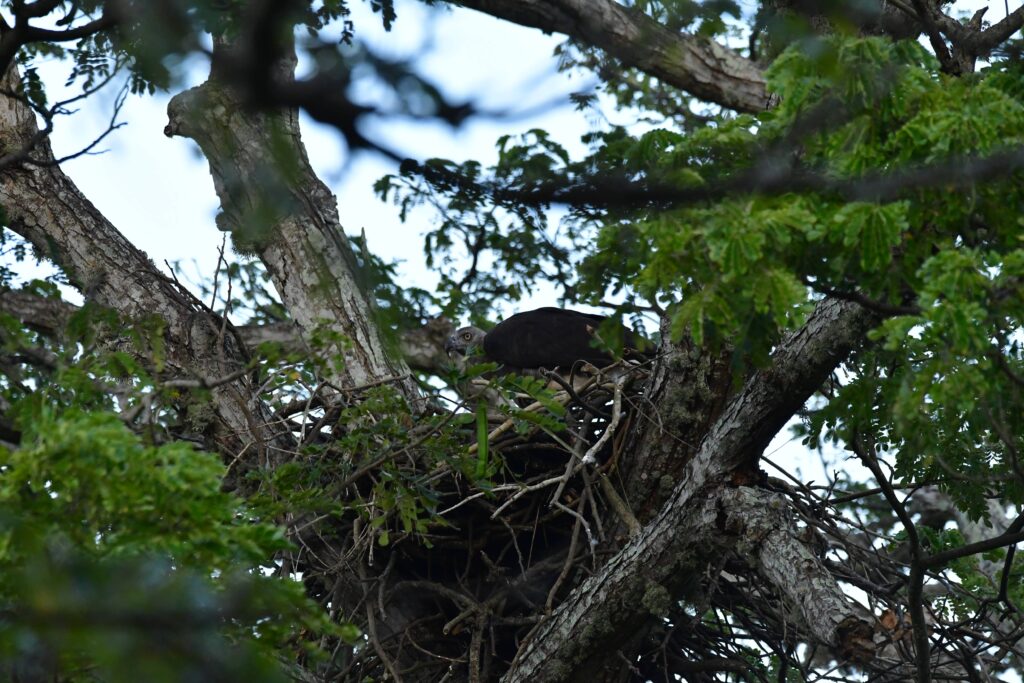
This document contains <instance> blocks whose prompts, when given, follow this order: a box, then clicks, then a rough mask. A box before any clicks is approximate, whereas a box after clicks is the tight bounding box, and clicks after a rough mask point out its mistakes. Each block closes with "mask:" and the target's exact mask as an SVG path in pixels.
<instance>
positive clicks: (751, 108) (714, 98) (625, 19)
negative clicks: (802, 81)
mask: <svg viewBox="0 0 1024 683" xmlns="http://www.w3.org/2000/svg"><path fill="white" fill-rule="evenodd" d="M455 2H456V4H459V5H463V6H465V7H469V8H471V9H475V10H479V11H481V12H485V13H487V14H491V15H493V16H496V17H500V18H502V19H507V20H508V21H512V22H515V23H517V24H522V25H523V26H531V27H533V28H539V29H540V30H542V31H545V32H548V33H550V32H556V33H564V34H566V35H567V36H569V37H570V38H572V39H574V40H578V41H581V42H584V43H587V44H589V45H593V46H595V47H599V48H601V49H602V50H604V51H605V52H607V53H608V54H609V55H611V56H612V57H615V58H616V59H618V60H619V61H621V62H622V63H623V64H625V65H626V66H631V67H635V68H637V69H640V70H641V71H644V72H646V73H648V74H650V75H652V76H655V77H657V78H659V79H660V80H662V81H664V82H665V83H666V84H667V85H671V86H675V87H677V88H681V89H683V90H685V91H686V92H688V93H690V94H692V95H694V96H696V97H698V98H700V99H702V100H706V101H709V102H715V103H718V104H721V105H723V106H725V107H729V108H731V109H735V110H737V111H743V112H758V111H763V110H764V109H767V108H768V105H769V96H768V93H767V91H766V90H765V80H764V74H763V73H762V71H761V69H760V68H759V67H758V66H757V65H755V64H754V63H753V62H751V61H750V60H749V59H745V58H744V57H741V56H740V55H739V54H737V53H736V52H733V51H732V50H730V49H728V48H726V47H723V46H721V45H719V44H718V43H716V42H715V41H713V40H710V39H705V38H699V37H697V36H694V35H691V34H689V33H686V32H683V31H673V30H671V29H669V28H666V27H665V26H662V25H661V24H659V23H658V22H657V21H655V20H654V19H651V18H650V17H648V16H647V15H645V14H644V13H643V12H640V11H637V10H635V9H632V8H629V7H625V6H623V5H620V4H619V3H617V2H614V0H455Z"/></svg>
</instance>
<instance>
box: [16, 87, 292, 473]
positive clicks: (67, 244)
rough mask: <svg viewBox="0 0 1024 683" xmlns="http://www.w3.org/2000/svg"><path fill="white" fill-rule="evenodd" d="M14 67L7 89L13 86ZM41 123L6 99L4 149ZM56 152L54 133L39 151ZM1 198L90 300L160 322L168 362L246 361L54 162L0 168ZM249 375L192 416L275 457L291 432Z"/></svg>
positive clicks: (233, 447) (176, 365)
mask: <svg viewBox="0 0 1024 683" xmlns="http://www.w3.org/2000/svg"><path fill="white" fill-rule="evenodd" d="M19 87H20V78H19V76H18V73H17V70H16V69H14V68H12V69H10V70H9V71H8V72H7V74H6V75H5V76H4V78H3V83H2V88H0V89H2V90H4V91H9V92H17V91H18V90H19ZM36 131H37V125H36V118H35V114H34V112H33V111H32V110H31V109H30V108H29V107H28V106H27V105H26V104H25V103H24V101H23V100H22V99H21V98H13V97H2V98H0V154H2V153H3V151H4V150H9V149H17V148H19V147H20V146H21V145H22V144H23V142H24V141H25V140H29V139H32V138H33V137H34V136H35V133H36ZM34 154H35V156H36V157H37V158H39V159H42V160H52V159H53V153H52V151H51V150H50V146H49V142H48V141H46V140H43V141H40V142H39V143H38V145H37V147H36V150H35V152H34ZM0 204H2V205H3V207H4V209H5V211H6V213H7V217H8V220H9V226H10V228H11V229H12V230H14V231H15V232H17V233H18V234H20V235H22V236H23V237H25V239H27V240H28V241H29V242H31V243H32V244H33V245H34V246H35V248H36V249H37V250H38V252H39V253H40V254H42V255H44V256H46V257H48V258H49V259H51V260H52V261H53V262H54V263H56V264H58V265H59V266H60V267H61V268H62V269H63V270H64V272H65V273H66V274H67V275H68V277H69V278H71V281H72V282H73V283H74V284H75V285H76V286H77V287H78V288H79V289H80V290H81V291H82V293H83V294H84V295H85V297H86V299H89V300H92V301H95V302H97V303H99V304H101V305H103V306H107V307H109V308H112V309H114V310H115V311H117V312H118V313H119V314H120V315H122V316H123V317H125V318H127V319H140V318H141V319H146V318H150V319H151V318H154V317H156V318H159V319H160V320H162V321H163V323H164V325H165V327H164V335H165V342H166V348H167V350H168V358H167V359H166V360H167V370H168V371H169V372H170V373H171V374H179V375H184V376H186V377H224V376H227V375H230V374H231V373H233V372H235V371H236V370H238V369H239V368H240V367H242V366H244V365H245V363H246V360H245V356H244V351H243V350H242V349H240V348H238V346H237V345H236V344H235V343H234V340H233V339H231V338H224V336H223V335H222V334H221V327H220V326H219V325H218V324H216V321H215V320H213V319H212V318H211V316H210V315H209V312H208V311H207V310H206V309H205V307H204V306H203V305H202V304H201V302H199V301H198V300H196V299H194V297H192V296H191V295H189V294H188V293H187V292H185V291H183V290H182V289H181V288H180V287H179V286H178V285H177V284H176V283H174V282H173V281H171V280H170V279H169V278H167V277H165V276H164V275H162V274H161V273H160V272H159V271H158V270H157V269H156V267H155V266H154V265H153V263H152V262H151V261H150V260H149V258H148V257H147V256H146V255H145V254H144V253H143V252H141V251H139V250H138V249H136V248H135V247H134V246H133V245H132V244H131V243H130V242H128V240H126V239H125V238H124V236H123V235H122V234H121V233H120V232H118V231H117V229H116V228H114V226H113V225H111V224H110V222H109V221H107V220H106V218H104V217H103V215H102V214H100V212H99V211H97V209H96V207H94V206H93V205H92V204H91V203H90V202H89V200H88V199H86V198H85V197H84V196H83V195H82V194H81V192H80V191H79V190H78V188H77V187H76V186H75V184H74V183H73V182H72V181H71V180H70V179H69V178H68V177H67V176H66V175H65V174H64V173H63V172H62V171H61V170H60V169H59V168H58V167H56V166H49V165H43V166H37V165H28V166H24V167H9V168H5V169H3V170H2V171H0ZM254 389H255V387H254V386H253V384H252V378H251V377H249V376H243V377H240V378H238V379H237V380H236V381H234V382H231V383H228V384H225V385H222V386H218V387H216V388H214V389H213V390H212V391H211V392H210V396H211V402H212V406H213V411H212V412H213V414H212V415H211V416H210V417H209V421H208V422H206V421H204V422H203V423H201V424H199V423H197V424H195V425H193V427H194V428H196V429H197V430H198V431H202V432H204V433H206V434H208V436H209V437H210V438H211V439H212V442H211V444H210V447H211V448H214V449H216V450H219V451H221V452H222V453H225V454H239V453H249V454H250V455H251V456H252V457H253V459H256V458H257V457H259V458H260V459H264V460H265V459H274V458H276V457H279V455H280V453H279V452H280V451H282V450H289V451H290V450H291V447H292V444H293V440H292V438H291V435H290V434H287V433H286V432H285V433H282V432H281V430H280V428H273V427H271V426H270V420H271V418H272V416H271V414H270V412H269V411H268V410H266V409H265V407H263V406H262V404H260V403H258V402H254V401H253V392H254Z"/></svg>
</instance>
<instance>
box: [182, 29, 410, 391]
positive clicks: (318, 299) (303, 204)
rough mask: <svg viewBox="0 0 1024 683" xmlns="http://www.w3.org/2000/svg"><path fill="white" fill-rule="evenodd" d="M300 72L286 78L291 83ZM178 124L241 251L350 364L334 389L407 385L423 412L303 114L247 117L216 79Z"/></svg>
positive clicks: (307, 327)
mask: <svg viewBox="0 0 1024 683" xmlns="http://www.w3.org/2000/svg"><path fill="white" fill-rule="evenodd" d="M228 49H230V48H229V47H227V46H226V45H222V44H218V47H217V48H216V50H218V51H221V50H228ZM294 63H295V62H294V57H293V58H292V59H291V60H289V62H288V63H287V64H283V65H282V67H281V71H282V72H283V73H288V74H290V73H291V70H293V69H294ZM168 115H169V118H170V121H169V123H168V125H167V128H166V130H165V132H166V134H167V135H169V136H173V135H180V136H184V137H189V138H192V139H194V140H195V141H196V142H197V143H199V146H200V148H202V150H203V153H204V154H205V156H206V158H207V160H208V161H209V162H210V172H211V174H212V175H213V181H214V186H215V188H216V190H217V194H218V195H219V196H220V199H221V206H222V209H223V213H222V214H221V215H220V216H219V217H218V223H219V224H220V226H221V228H222V229H225V230H230V231H232V233H233V235H234V238H235V245H236V247H239V248H242V249H244V250H253V251H256V252H257V253H259V255H260V258H261V259H262V261H263V263H264V265H265V266H266V268H267V272H268V273H269V274H270V276H271V278H272V279H273V282H274V286H275V287H276V288H277V291H278V293H279V294H280V296H281V300H282V302H283V303H284V305H285V307H286V308H287V309H288V311H289V312H290V314H291V315H292V316H293V318H294V320H295V323H296V325H297V326H298V329H299V332H300V334H301V335H302V337H303V339H304V340H305V341H306V342H307V343H308V344H310V346H311V348H317V347H321V348H322V347H324V345H325V344H324V343H326V349H327V350H328V351H330V352H331V353H334V354H337V355H338V356H339V357H341V358H343V359H344V365H343V366H339V364H337V363H331V364H329V368H330V369H329V370H328V378H327V379H328V380H329V381H330V382H331V383H332V384H334V385H335V386H336V387H339V388H351V387H358V386H365V385H370V384H372V383H375V382H379V381H380V380H382V379H384V378H398V379H397V380H396V381H395V382H394V385H395V386H396V388H398V389H399V391H401V392H402V393H403V395H404V396H405V397H406V399H407V400H408V401H409V402H410V404H411V405H413V406H419V405H420V404H421V403H422V402H421V399H420V396H419V390H418V388H417V386H416V383H415V382H414V381H413V378H412V377H411V375H410V372H409V368H408V366H407V365H406V364H405V362H404V361H403V360H402V359H400V358H390V357H389V355H388V353H387V351H386V349H385V346H384V344H383V341H382V339H381V336H380V332H379V330H378V329H377V327H376V325H375V324H374V322H373V320H372V315H371V311H370V305H369V302H368V300H367V296H366V293H365V292H363V291H361V289H360V287H359V285H358V279H357V267H356V264H355V257H354V254H353V253H352V249H351V246H350V244H349V242H348V239H347V238H346V237H345V234H344V232H343V231H342V229H341V224H340V220H339V218H338V208H337V200H336V199H335V197H334V195H333V194H331V192H330V190H329V189H328V188H327V186H326V185H324V184H323V182H322V181H321V180H320V179H319V178H317V176H316V174H315V173H314V172H313V170H312V168H311V167H310V165H309V160H308V158H307V156H306V150H305V147H304V146H303V144H302V141H301V138H300V134H299V122H298V112H296V111H295V110H287V111H283V112H279V113H261V112H253V111H247V110H246V109H245V107H244V103H243V102H242V100H241V98H240V97H239V96H238V94H237V93H236V92H234V91H232V90H231V89H230V88H228V87H226V86H225V85H224V84H222V83H220V82H219V81H217V80H216V78H215V77H211V79H210V80H208V81H207V82H206V83H205V84H203V85H201V86H199V87H196V88H192V89H191V90H188V91H186V92H183V93H180V94H179V95H176V96H175V97H174V98H173V99H172V100H171V102H170V104H169V105H168ZM317 338H319V339H320V340H321V342H322V343H319V344H318V343H316V342H317Z"/></svg>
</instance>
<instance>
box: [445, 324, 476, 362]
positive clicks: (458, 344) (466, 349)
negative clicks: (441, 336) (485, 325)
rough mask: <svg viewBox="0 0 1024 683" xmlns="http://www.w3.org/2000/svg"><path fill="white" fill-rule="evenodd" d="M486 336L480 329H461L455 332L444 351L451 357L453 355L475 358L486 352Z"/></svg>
mask: <svg viewBox="0 0 1024 683" xmlns="http://www.w3.org/2000/svg"><path fill="white" fill-rule="evenodd" d="M484 334H486V333H485V332H484V331H483V330H481V329H480V328H479V327H460V328H459V329H457V330H455V331H454V332H453V333H452V334H451V336H449V337H448V340H447V341H446V342H445V343H444V351H445V353H447V354H448V356H449V357H451V355H452V353H458V354H459V355H461V356H475V355H477V354H479V353H483V351H484Z"/></svg>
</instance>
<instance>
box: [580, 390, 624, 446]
mask: <svg viewBox="0 0 1024 683" xmlns="http://www.w3.org/2000/svg"><path fill="white" fill-rule="evenodd" d="M624 381H625V376H624V375H619V376H618V377H616V378H615V393H614V396H613V398H612V421H611V422H609V423H608V426H607V427H605V430H604V433H602V434H601V438H599V439H598V440H597V443H595V444H594V445H593V446H591V447H590V450H588V451H587V453H586V455H584V456H583V464H584V465H593V464H594V463H595V462H597V454H598V453H599V452H600V451H601V448H602V447H603V446H604V445H605V443H607V442H608V439H610V438H611V437H612V434H614V433H615V429H616V428H617V427H618V426H619V420H621V419H622V384H623V382H624Z"/></svg>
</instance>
